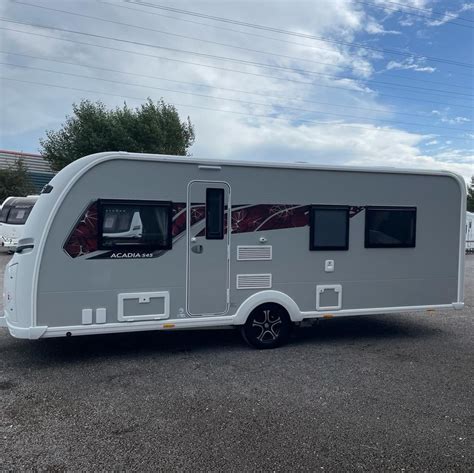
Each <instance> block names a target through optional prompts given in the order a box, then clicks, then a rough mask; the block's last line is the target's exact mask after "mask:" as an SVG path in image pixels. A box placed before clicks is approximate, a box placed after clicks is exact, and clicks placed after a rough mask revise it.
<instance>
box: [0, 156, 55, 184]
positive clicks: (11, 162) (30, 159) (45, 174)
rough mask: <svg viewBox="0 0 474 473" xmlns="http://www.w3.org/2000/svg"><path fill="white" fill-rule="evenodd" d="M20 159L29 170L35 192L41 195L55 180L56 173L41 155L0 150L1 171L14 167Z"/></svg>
mask: <svg viewBox="0 0 474 473" xmlns="http://www.w3.org/2000/svg"><path fill="white" fill-rule="evenodd" d="M18 159H21V160H23V163H24V164H25V166H26V168H27V170H28V177H29V178H30V181H31V184H32V185H33V187H34V189H35V192H36V193H39V192H40V191H41V189H42V188H43V187H44V186H45V185H46V184H47V183H48V182H49V181H50V180H51V179H52V178H53V176H54V174H55V172H54V171H53V170H52V169H51V167H50V165H49V163H48V162H47V161H45V160H44V159H43V158H42V157H41V155H40V154H33V153H22V152H20V151H6V150H0V169H8V168H11V167H14V166H15V165H16V163H17V161H18Z"/></svg>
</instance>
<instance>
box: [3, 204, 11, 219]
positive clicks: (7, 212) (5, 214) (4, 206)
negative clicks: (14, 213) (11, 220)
mask: <svg viewBox="0 0 474 473" xmlns="http://www.w3.org/2000/svg"><path fill="white" fill-rule="evenodd" d="M10 209H11V207H10V206H9V205H7V204H4V205H3V207H2V210H1V211H0V222H1V223H5V222H6V221H7V217H8V214H9V212H10Z"/></svg>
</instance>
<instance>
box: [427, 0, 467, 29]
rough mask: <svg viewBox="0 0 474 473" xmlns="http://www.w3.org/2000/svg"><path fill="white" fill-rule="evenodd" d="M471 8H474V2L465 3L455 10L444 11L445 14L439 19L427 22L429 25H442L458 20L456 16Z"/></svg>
mask: <svg viewBox="0 0 474 473" xmlns="http://www.w3.org/2000/svg"><path fill="white" fill-rule="evenodd" d="M469 10H474V3H464V4H463V5H462V6H461V8H458V9H457V10H455V11H448V10H446V12H444V14H443V16H442V17H441V18H439V19H433V20H428V21H427V22H426V23H427V24H428V25H429V26H441V25H444V24H445V23H447V22H448V21H453V20H456V18H458V17H459V15H461V13H463V12H465V11H469Z"/></svg>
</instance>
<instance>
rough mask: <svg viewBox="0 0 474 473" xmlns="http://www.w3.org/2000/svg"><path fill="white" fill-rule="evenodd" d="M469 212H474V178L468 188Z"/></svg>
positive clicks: (473, 177)
mask: <svg viewBox="0 0 474 473" xmlns="http://www.w3.org/2000/svg"><path fill="white" fill-rule="evenodd" d="M467 210H468V212H474V176H472V177H471V184H469V186H468V188H467Z"/></svg>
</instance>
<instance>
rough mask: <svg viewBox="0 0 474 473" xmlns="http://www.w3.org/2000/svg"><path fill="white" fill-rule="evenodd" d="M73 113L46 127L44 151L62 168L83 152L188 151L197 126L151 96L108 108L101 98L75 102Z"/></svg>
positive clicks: (176, 152) (178, 152) (177, 152)
mask: <svg viewBox="0 0 474 473" xmlns="http://www.w3.org/2000/svg"><path fill="white" fill-rule="evenodd" d="M72 109H73V112H74V113H73V115H72V116H68V117H66V122H65V123H64V124H63V125H62V126H61V128H60V129H59V130H58V131H53V130H48V131H46V138H44V139H42V140H40V144H41V154H42V155H43V158H44V159H46V160H47V161H48V162H49V163H50V164H51V167H52V168H53V169H54V170H57V171H59V170H60V169H62V168H63V167H64V166H66V165H68V164H69V163H71V162H72V161H75V160H76V159H78V158H81V157H82V156H86V155H88V154H92V153H98V152H102V151H129V152H137V153H157V154H174V155H186V154H188V149H189V147H190V146H191V145H192V144H193V142H194V127H193V125H192V124H191V121H190V119H189V117H188V119H187V120H186V121H185V122H181V121H180V118H179V115H178V112H177V110H176V108H175V107H174V106H173V105H168V104H166V103H165V102H164V101H163V100H160V101H159V102H157V103H154V102H153V101H152V100H151V99H148V100H147V101H146V102H145V103H144V104H142V105H141V106H140V107H137V108H135V109H131V108H129V107H128V106H127V104H126V103H125V104H124V105H123V107H122V108H120V107H117V108H116V109H112V110H108V109H107V108H106V106H105V105H104V104H103V103H102V102H100V101H98V102H91V101H89V100H82V101H81V102H80V103H79V104H78V105H77V104H73V106H72Z"/></svg>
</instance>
